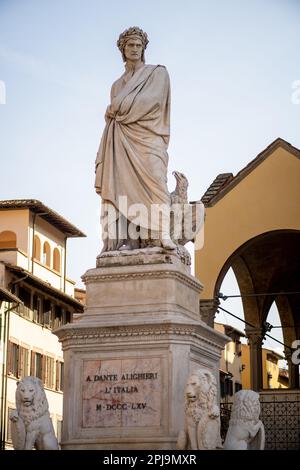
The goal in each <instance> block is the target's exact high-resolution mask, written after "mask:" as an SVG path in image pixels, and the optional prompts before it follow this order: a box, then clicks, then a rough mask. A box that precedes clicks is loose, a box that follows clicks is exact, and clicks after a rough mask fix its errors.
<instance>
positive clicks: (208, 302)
mask: <svg viewBox="0 0 300 470" xmlns="http://www.w3.org/2000/svg"><path fill="white" fill-rule="evenodd" d="M219 303H220V302H219V300H218V299H216V298H215V299H200V316H201V320H203V321H204V323H206V324H207V325H208V326H211V327H212V328H213V327H214V321H215V316H216V312H217V310H218V306H219Z"/></svg>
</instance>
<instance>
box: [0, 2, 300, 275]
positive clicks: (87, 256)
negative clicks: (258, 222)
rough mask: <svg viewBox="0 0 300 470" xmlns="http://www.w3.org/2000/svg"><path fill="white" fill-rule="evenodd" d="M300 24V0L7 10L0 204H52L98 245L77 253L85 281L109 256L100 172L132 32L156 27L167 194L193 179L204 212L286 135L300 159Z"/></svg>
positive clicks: (75, 264)
mask: <svg viewBox="0 0 300 470" xmlns="http://www.w3.org/2000/svg"><path fill="white" fill-rule="evenodd" d="M299 19H300V2H299V1H298V0H285V1H284V0H251V1H250V0H227V1H224V0H210V1H202V0H185V1H183V0H180V1H179V0H151V1H150V0H149V1H147V2H146V1H137V0H127V1H124V0H122V1H121V0H114V1H113V2H109V1H107V0H105V1H103V0H43V1H41V0H0V85H1V86H0V92H1V89H3V84H5V87H6V104H0V156H1V175H2V178H1V187H0V198H1V199H15V198H36V199H40V200H41V201H43V202H44V203H45V204H47V205H49V206H50V207H52V208H53V209H54V210H56V211H58V212H59V213H61V214H62V215H63V216H65V217H66V218H68V219H69V220H70V221H71V222H73V223H74V224H75V225H77V226H78V227H79V228H81V229H82V230H83V231H84V232H85V233H86V234H87V235H88V237H87V239H78V240H76V239H74V240H70V242H69V263H68V267H69V272H68V275H69V276H70V277H71V278H73V279H75V280H76V281H80V276H81V275H82V274H83V273H84V272H85V270H86V269H88V268H91V267H93V266H94V265H95V257H96V255H97V254H98V253H99V252H100V241H99V240H100V226H99V204H100V202H99V198H98V196H97V195H96V194H95V192H94V188H93V185H94V160H95V156H96V152H97V149H98V145H99V141H100V137H101V133H102V131H103V128H104V119H103V116H104V112H105V108H106V106H107V104H108V101H109V92H110V86H111V84H112V82H113V81H114V80H115V79H116V78H118V77H119V76H120V75H121V74H122V73H123V63H122V59H121V55H120V53H119V51H118V49H117V47H116V44H115V43H116V40H117V38H118V35H119V34H120V32H122V31H123V30H124V29H126V28H127V27H129V26H135V25H138V26H140V27H141V28H142V29H144V30H145V31H146V32H147V33H148V35H149V39H150V43H149V45H148V48H147V51H146V61H147V62H148V63H160V64H164V65H166V66H167V68H168V70H169V73H170V77H171V87H172V111H171V144H170V147H169V155H170V164H169V173H170V177H169V188H170V190H173V188H174V181H173V177H172V176H171V172H172V171H173V170H175V169H177V170H179V171H182V172H184V173H185V174H186V176H187V177H188V179H189V181H190V193H189V194H190V199H191V200H195V199H199V198H200V197H201V196H202V194H203V193H204V191H205V190H206V188H207V187H208V186H209V184H210V183H211V182H212V180H213V179H214V178H215V176H216V175H217V174H218V173H222V172H233V173H236V172H237V171H238V170H240V169H241V168H242V167H243V166H245V165H246V164H247V163H248V162H249V161H250V160H251V159H253V158H254V157H255V156H256V155H257V154H258V153H259V152H260V151H262V150H263V149H264V148H265V147H266V146H267V145H269V144H270V143H271V142H272V141H273V140H274V139H276V138H277V137H282V138H284V139H286V140H287V141H289V142H290V143H292V144H293V145H295V146H296V147H300V133H299V122H300V104H298V105H297V104H293V103H292V93H293V89H292V86H293V83H294V82H295V81H296V80H300V62H299V44H300V38H299V35H300V29H299ZM2 101H3V100H2ZM0 102H1V96H0Z"/></svg>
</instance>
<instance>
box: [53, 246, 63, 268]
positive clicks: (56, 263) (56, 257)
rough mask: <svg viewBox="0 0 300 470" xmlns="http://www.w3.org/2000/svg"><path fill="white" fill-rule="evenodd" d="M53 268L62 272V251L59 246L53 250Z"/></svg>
mask: <svg viewBox="0 0 300 470" xmlns="http://www.w3.org/2000/svg"><path fill="white" fill-rule="evenodd" d="M53 269H54V270H55V271H57V272H59V273H60V269H61V266H60V252H59V249H58V248H54V250H53Z"/></svg>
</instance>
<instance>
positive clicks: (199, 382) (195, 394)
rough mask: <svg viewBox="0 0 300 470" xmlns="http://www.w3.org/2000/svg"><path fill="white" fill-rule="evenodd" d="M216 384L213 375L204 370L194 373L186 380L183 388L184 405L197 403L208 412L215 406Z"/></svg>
mask: <svg viewBox="0 0 300 470" xmlns="http://www.w3.org/2000/svg"><path fill="white" fill-rule="evenodd" d="M216 395H217V382H216V379H215V377H214V375H213V374H212V373H211V372H210V371H209V370H206V369H198V370H196V371H194V372H193V373H192V374H191V375H190V377H189V378H188V381H187V384H186V387H185V398H186V403H187V404H191V403H197V404H198V405H199V406H202V407H203V406H206V407H207V408H208V409H209V410H210V409H212V408H213V407H214V405H215V400H216Z"/></svg>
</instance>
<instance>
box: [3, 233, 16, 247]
mask: <svg viewBox="0 0 300 470" xmlns="http://www.w3.org/2000/svg"><path fill="white" fill-rule="evenodd" d="M1 248H17V235H16V234H15V232H11V231H9V230H5V231H4V232H1V233H0V249H1Z"/></svg>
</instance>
